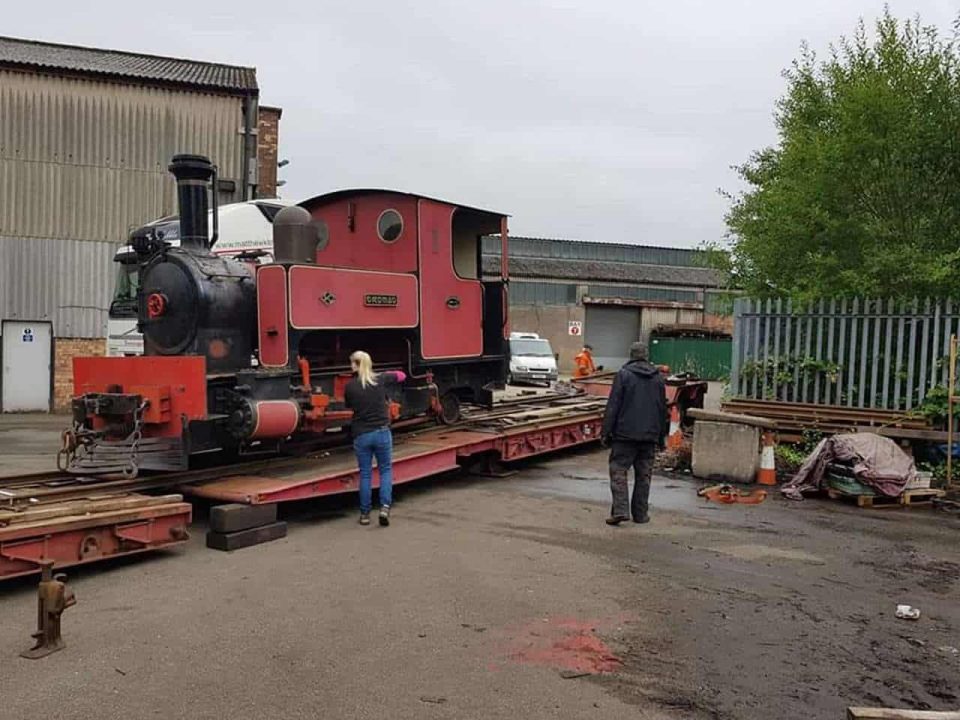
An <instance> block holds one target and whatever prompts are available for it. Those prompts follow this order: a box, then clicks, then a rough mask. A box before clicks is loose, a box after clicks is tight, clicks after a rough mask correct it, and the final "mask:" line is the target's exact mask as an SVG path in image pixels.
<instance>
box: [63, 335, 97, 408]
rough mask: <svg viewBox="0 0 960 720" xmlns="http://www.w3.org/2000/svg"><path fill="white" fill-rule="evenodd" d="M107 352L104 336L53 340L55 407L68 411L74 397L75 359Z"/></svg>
mask: <svg viewBox="0 0 960 720" xmlns="http://www.w3.org/2000/svg"><path fill="white" fill-rule="evenodd" d="M106 354H107V341H106V340H105V339H104V338H94V339H89V338H56V339H55V340H54V341H53V409H54V412H68V411H69V410H70V398H72V397H73V359H74V358H75V357H83V356H91V355H93V356H102V355H106Z"/></svg>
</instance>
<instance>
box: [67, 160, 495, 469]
mask: <svg viewBox="0 0 960 720" xmlns="http://www.w3.org/2000/svg"><path fill="white" fill-rule="evenodd" d="M169 169H170V172H171V173H173V175H174V176H175V178H176V181H177V196H178V203H179V213H180V238H181V245H180V247H169V246H168V245H167V244H165V243H164V242H163V238H162V237H158V236H156V235H147V236H145V237H139V238H136V239H135V240H134V242H135V243H136V244H135V250H136V251H137V253H138V255H139V259H140V265H141V269H140V291H139V314H138V317H139V326H140V329H141V331H142V332H143V335H144V341H145V355H144V356H143V357H123V358H99V357H98V358H78V359H76V360H75V361H74V392H75V399H74V401H73V420H74V424H73V429H72V430H71V431H68V432H67V433H65V436H64V437H65V442H64V453H63V454H64V455H65V458H64V462H63V463H62V465H63V466H64V467H65V469H67V470H69V471H71V472H75V473H104V472H123V473H125V474H127V475H131V474H135V473H137V472H138V471H139V470H179V469H186V468H187V467H189V466H190V464H191V459H192V458H195V457H196V456H199V455H213V456H215V457H216V458H217V459H222V458H223V457H225V456H226V457H232V458H236V457H237V456H244V455H251V454H262V453H276V452H280V451H283V450H284V449H285V448H289V447H290V446H291V445H297V444H303V443H304V442H305V441H306V443H307V444H309V443H310V442H311V441H315V440H317V439H318V438H319V437H321V436H323V435H324V434H325V433H328V432H334V431H338V430H342V429H344V428H345V427H346V426H348V425H349V422H350V412H349V411H348V410H346V409H345V407H344V405H343V390H344V387H345V385H346V382H347V381H348V380H349V378H350V373H349V356H350V353H351V352H353V351H354V350H359V349H362V350H366V351H367V352H369V353H370V354H371V355H372V356H373V358H374V360H375V362H376V363H377V367H378V369H380V370H389V369H400V370H404V371H405V373H406V375H407V379H406V381H405V382H404V383H403V384H402V387H401V389H400V391H399V394H398V395H397V396H396V397H393V398H391V416H392V417H393V419H395V420H402V419H405V418H413V417H418V416H424V415H433V416H435V417H436V418H438V419H439V420H440V421H441V422H444V423H453V422H456V421H457V420H458V419H459V414H460V404H461V402H471V403H478V404H487V405H489V404H490V403H491V402H492V391H493V390H494V389H495V388H497V387H502V383H503V380H504V377H505V374H506V359H507V358H506V355H507V347H508V346H507V341H506V338H507V337H508V336H509V333H508V327H507V293H506V283H507V277H506V275H507V272H506V263H507V257H506V230H507V224H506V217H505V216H504V215H501V214H499V213H494V212H489V211H486V210H478V209H476V208H470V207H465V206H462V205H455V204H452V203H448V202H443V201H441V200H435V199H432V198H427V197H421V196H417V195H410V194H407V193H400V192H392V191H386V190H343V191H339V192H334V193H329V194H326V195H320V196H317V197H315V198H313V199H311V200H307V201H305V202H303V203H301V204H300V205H299V206H293V207H289V208H285V209H283V210H281V211H280V212H279V213H278V214H277V216H276V218H275V219H274V252H273V259H272V261H271V262H268V263H266V264H259V263H258V261H259V260H260V259H261V258H257V257H255V256H254V254H252V255H248V256H241V257H239V258H238V259H227V258H223V257H218V256H216V255H214V254H213V253H212V252H211V248H212V247H213V245H214V244H215V243H216V239H217V229H216V227H214V229H213V234H212V237H211V236H210V233H209V231H208V220H207V218H208V195H212V197H213V198H214V201H215V198H216V196H217V192H216V170H215V168H214V167H213V166H212V165H211V163H210V161H209V160H208V159H207V158H205V157H202V156H196V155H178V156H176V157H174V158H173V161H172V163H171V165H170V168H169ZM216 217H217V213H216V208H214V212H213V218H216ZM488 234H500V235H501V237H502V238H503V246H502V247H503V262H502V266H501V267H502V270H501V276H500V277H496V278H493V279H488V278H482V277H481V254H480V253H481V243H480V238H481V237H482V236H483V235H488Z"/></svg>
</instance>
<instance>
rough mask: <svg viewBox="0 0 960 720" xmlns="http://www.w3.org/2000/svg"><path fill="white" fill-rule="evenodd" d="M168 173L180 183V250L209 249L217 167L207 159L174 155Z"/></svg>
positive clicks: (178, 193) (178, 189)
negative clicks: (211, 196)
mask: <svg viewBox="0 0 960 720" xmlns="http://www.w3.org/2000/svg"><path fill="white" fill-rule="evenodd" d="M167 169H168V170H169V171H170V172H171V173H173V176H174V177H175V178H176V179H177V205H178V207H179V212H180V246H181V247H192V248H198V249H204V250H207V249H209V247H210V234H209V230H208V226H207V214H208V210H209V202H208V198H207V191H208V188H209V185H210V179H211V178H212V177H213V175H214V173H215V172H216V171H215V169H214V167H213V165H212V164H211V163H210V160H209V158H206V157H204V156H203V155H174V156H173V160H172V161H171V163H170V166H169V167H168V168H167Z"/></svg>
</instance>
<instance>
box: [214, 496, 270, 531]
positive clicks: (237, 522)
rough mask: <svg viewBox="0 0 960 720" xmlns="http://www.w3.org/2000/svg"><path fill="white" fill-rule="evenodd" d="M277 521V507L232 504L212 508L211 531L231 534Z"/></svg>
mask: <svg viewBox="0 0 960 720" xmlns="http://www.w3.org/2000/svg"><path fill="white" fill-rule="evenodd" d="M276 521H277V505H276V503H273V504H272V505H241V504H240V503H230V504H228V505H216V506H215V507H212V508H210V530H212V531H213V532H218V533H231V532H238V531H240V530H248V529H250V528H255V527H260V526H261V525H269V524H270V523H273V522H276Z"/></svg>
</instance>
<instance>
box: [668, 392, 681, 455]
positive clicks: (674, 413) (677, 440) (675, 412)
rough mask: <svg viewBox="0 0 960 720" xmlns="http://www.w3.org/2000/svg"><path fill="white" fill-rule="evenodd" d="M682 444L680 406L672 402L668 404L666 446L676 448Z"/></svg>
mask: <svg viewBox="0 0 960 720" xmlns="http://www.w3.org/2000/svg"><path fill="white" fill-rule="evenodd" d="M682 445H683V431H682V430H681V429H680V408H678V407H677V404H676V403H674V404H673V405H671V406H670V434H669V435H667V447H668V448H670V449H671V450H676V449H677V448H679V447H681V446H682Z"/></svg>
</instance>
